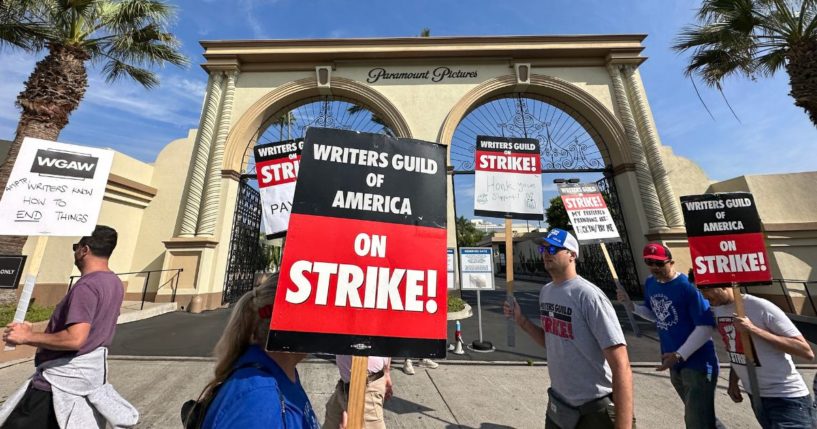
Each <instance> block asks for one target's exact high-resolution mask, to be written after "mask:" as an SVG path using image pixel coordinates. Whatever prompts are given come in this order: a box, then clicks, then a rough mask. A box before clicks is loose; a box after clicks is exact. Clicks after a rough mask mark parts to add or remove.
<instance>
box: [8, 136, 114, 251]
mask: <svg viewBox="0 0 817 429" xmlns="http://www.w3.org/2000/svg"><path fill="white" fill-rule="evenodd" d="M112 163H113V151H111V150H109V149H97V148H90V147H85V146H77V145H69V144H64V143H57V142H52V141H47V140H40V139H34V138H30V137H26V138H25V140H23V144H22V146H21V148H20V153H19V155H17V161H16V162H15V163H14V168H13V169H12V171H11V176H10V177H9V180H8V183H7V185H6V190H5V192H4V193H3V199H2V200H0V234H4V235H49V236H75V237H79V236H86V235H91V233H92V232H93V230H94V227H95V226H96V223H97V218H98V217H99V208H100V207H101V205H102V196H103V194H104V193H105V185H106V184H107V182H108V174H109V173H110V171H111V164H112Z"/></svg>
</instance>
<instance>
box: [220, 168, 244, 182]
mask: <svg viewBox="0 0 817 429" xmlns="http://www.w3.org/2000/svg"><path fill="white" fill-rule="evenodd" d="M221 178H222V179H230V180H235V181H236V182H238V181H240V180H241V173H240V172H238V171H235V170H221Z"/></svg>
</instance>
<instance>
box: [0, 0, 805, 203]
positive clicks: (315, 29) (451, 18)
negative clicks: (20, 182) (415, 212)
mask: <svg viewBox="0 0 817 429" xmlns="http://www.w3.org/2000/svg"><path fill="white" fill-rule="evenodd" d="M171 3H173V4H175V5H176V6H178V9H179V10H178V17H177V22H176V23H175V25H174V27H173V29H174V31H175V33H176V34H177V35H178V36H179V37H180V39H181V40H182V43H183V50H184V52H185V53H186V54H187V55H188V56H189V57H190V58H191V60H192V65H191V66H190V67H189V68H187V69H176V68H166V69H160V70H159V71H158V72H159V74H160V77H161V78H162V89H161V90H153V91H147V90H144V89H142V88H140V87H138V86H137V85H134V84H132V83H128V82H120V83H117V84H114V85H107V84H105V82H104V81H103V80H102V79H100V77H99V76H98V75H97V74H95V73H94V72H93V71H91V73H90V88H89V90H88V94H87V95H86V98H85V100H84V101H83V104H82V105H81V106H80V108H79V109H78V110H77V111H76V112H75V113H74V114H73V115H72V117H71V122H70V123H69V124H68V126H67V127H66V128H65V130H64V131H63V132H62V135H61V136H60V140H61V141H63V142H66V143H76V144H83V145H91V146H103V147H111V148H114V149H116V150H119V151H122V152H124V153H126V154H128V155H130V156H133V157H135V158H137V159H140V160H143V161H146V162H152V161H153V160H154V159H155V157H156V155H157V154H158V152H159V150H161V148H162V147H163V146H164V145H166V144H167V143H168V142H170V141H171V140H173V139H176V138H179V137H184V136H186V134H187V130H188V129H190V128H195V127H196V126H197V125H198V117H199V112H200V109H201V105H202V97H203V94H204V86H205V83H206V76H205V74H204V72H203V70H202V69H201V68H200V67H199V66H198V64H199V63H200V62H201V61H202V57H201V53H202V49H201V47H200V46H199V44H198V41H199V40H202V39H208V40H212V39H254V38H275V39H297V38H330V37H395V36H414V35H417V34H418V33H419V32H420V30H421V29H422V28H423V27H428V28H430V29H431V32H432V36H465V35H548V34H601V33H645V34H647V35H648V37H647V39H646V40H645V42H644V44H645V46H646V50H645V52H644V55H645V56H647V57H649V59H648V61H647V62H645V63H644V64H643V65H642V66H641V73H642V77H643V79H644V84H645V86H646V89H647V94H648V97H649V99H650V102H651V105H652V110H653V114H654V115H655V119H656V123H657V125H658V131H659V134H660V135H661V138H662V140H663V143H664V144H665V145H668V146H671V147H672V148H673V150H674V151H675V153H676V154H679V155H681V156H684V157H687V158H690V159H692V160H694V161H695V162H697V163H698V164H699V165H701V166H702V167H703V169H704V170H705V171H706V173H707V174H708V175H709V177H710V178H712V179H715V180H721V179H728V178H731V177H736V176H740V175H744V174H765V173H780V172H793V171H808V170H814V169H815V166H816V165H817V162H815V161H817V156H815V155H814V152H813V149H814V147H815V143H817V130H815V128H814V126H813V125H812V124H811V123H810V122H809V121H808V118H807V116H806V115H805V113H804V112H803V111H802V110H800V109H799V108H797V107H795V106H794V104H793V102H792V99H791V98H790V97H789V96H788V95H787V94H788V91H789V88H788V77H787V75H786V74H785V73H779V74H778V76H776V77H775V78H773V79H762V80H758V81H756V82H754V81H750V80H747V79H732V80H729V81H727V82H726V85H725V90H724V92H725V94H726V96H727V97H728V99H729V102H730V103H731V105H732V107H733V108H734V110H735V111H736V112H737V114H738V116H739V117H740V122H739V121H737V120H736V119H735V118H734V117H733V116H732V114H731V113H730V112H729V110H728V107H727V106H726V104H725V103H724V102H723V100H722V98H721V95H720V94H719V93H718V92H716V91H714V90H710V89H708V88H704V87H703V85H699V88H700V90H701V95H702V97H703V99H704V100H705V102H706V103H707V105H708V106H709V108H710V110H711V111H712V113H713V115H714V116H715V120H713V119H712V118H710V117H709V115H708V114H707V113H706V111H705V109H704V108H703V106H702V105H701V103H700V101H699V100H698V98H697V97H696V95H695V92H694V90H693V88H692V85H691V84H690V82H689V80H688V79H686V78H685V77H684V76H683V73H682V70H683V67H684V61H685V56H683V55H678V54H676V53H675V52H673V51H672V50H671V49H670V46H671V45H672V42H673V39H674V38H675V36H676V35H677V33H678V32H679V30H680V28H681V27H682V26H684V25H685V24H687V23H690V22H691V21H692V18H693V15H694V12H695V9H696V7H697V5H698V2H696V1H671V2H667V1H644V0H640V1H614V2H611V1H600V0H595V1H581V0H572V1H570V0H558V1H557V0H551V1H547V2H545V1H527V2H523V1H511V0H506V1H501V2H500V1H481V0H480V1H473V0H472V1H467V2H466V1H448V0H435V1H427V0H414V1H401V2H396V1H383V0H380V1H370V0H366V1H330V0H324V1H310V0H183V1H171ZM35 61H36V58H34V57H33V56H30V55H28V54H25V53H22V52H19V51H11V50H4V51H2V52H0V75H2V76H3V79H2V80H0V138H2V139H9V140H10V139H12V138H13V136H14V130H15V127H16V124H17V120H18V117H19V112H18V111H17V109H16V108H15V107H14V99H15V97H16V95H17V94H18V93H19V92H20V91H21V90H22V88H23V82H24V81H25V79H26V78H27V77H28V74H29V73H30V72H31V70H32V69H33V66H34V62H35ZM466 194H467V189H463V192H461V193H460V195H458V200H460V199H461V198H460V196H462V197H463V198H462V199H463V200H464V197H465V195H466Z"/></svg>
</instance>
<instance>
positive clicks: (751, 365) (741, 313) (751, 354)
mask: <svg viewBox="0 0 817 429" xmlns="http://www.w3.org/2000/svg"><path fill="white" fill-rule="evenodd" d="M732 293H733V294H734V295H735V313H736V314H737V315H738V317H746V310H745V308H744V306H743V295H741V293H740V285H739V284H738V282H732ZM740 339H741V341H743V344H746V346H745V347H744V348H743V353H744V355H745V356H746V369H747V371H748V372H749V381H750V382H751V384H752V386H751V387H752V398H751V402H752V408H753V409H754V410H755V411H760V386H758V381H757V365H756V363H755V346H754V344H752V336H751V335H749V333H748V332H746V331H743V332H741V333H740Z"/></svg>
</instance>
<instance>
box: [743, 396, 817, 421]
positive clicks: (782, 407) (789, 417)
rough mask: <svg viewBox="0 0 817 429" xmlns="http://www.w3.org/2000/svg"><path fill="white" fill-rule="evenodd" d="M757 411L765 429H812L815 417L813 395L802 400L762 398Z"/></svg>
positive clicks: (756, 413)
mask: <svg viewBox="0 0 817 429" xmlns="http://www.w3.org/2000/svg"><path fill="white" fill-rule="evenodd" d="M759 408H760V412H759V413H758V412H757V411H755V417H757V421H758V423H760V426H762V427H763V429H812V428H813V427H814V426H812V425H813V424H814V415H813V414H812V413H813V408H812V402H811V395H806V396H803V397H800V398H760V407H759Z"/></svg>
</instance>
